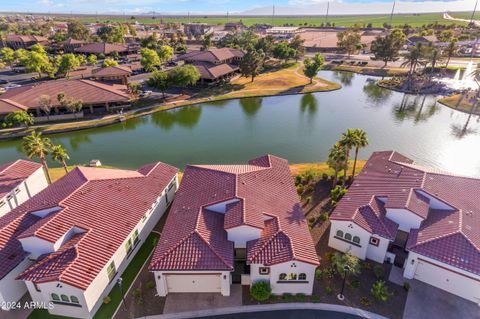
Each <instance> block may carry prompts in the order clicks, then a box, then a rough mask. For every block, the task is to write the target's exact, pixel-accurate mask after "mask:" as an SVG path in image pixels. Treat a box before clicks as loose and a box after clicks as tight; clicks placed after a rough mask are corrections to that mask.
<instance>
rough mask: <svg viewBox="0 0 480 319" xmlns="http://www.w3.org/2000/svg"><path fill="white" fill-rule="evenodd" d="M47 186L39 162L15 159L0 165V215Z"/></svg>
mask: <svg viewBox="0 0 480 319" xmlns="http://www.w3.org/2000/svg"><path fill="white" fill-rule="evenodd" d="M47 186H48V183H47V179H46V177H45V173H44V172H43V167H42V165H41V164H39V163H35V162H30V161H26V160H16V161H14V162H9V163H5V164H1V165H0V217H1V216H3V215H6V214H7V213H9V212H10V211H11V210H12V209H14V208H16V207H17V206H19V205H21V204H23V203H24V202H25V201H27V200H28V199H30V198H32V197H33V196H35V195H36V194H37V193H38V192H40V191H41V190H43V189H44V188H45V187H47Z"/></svg>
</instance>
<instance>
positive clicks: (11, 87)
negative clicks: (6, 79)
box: [5, 83, 21, 90]
mask: <svg viewBox="0 0 480 319" xmlns="http://www.w3.org/2000/svg"><path fill="white" fill-rule="evenodd" d="M19 87H21V85H20V84H15V83H10V84H9V85H6V86H5V90H10V89H14V88H19Z"/></svg>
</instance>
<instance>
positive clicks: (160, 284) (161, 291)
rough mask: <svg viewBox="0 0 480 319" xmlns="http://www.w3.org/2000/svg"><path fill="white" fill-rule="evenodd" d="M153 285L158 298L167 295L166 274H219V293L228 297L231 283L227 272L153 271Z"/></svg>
mask: <svg viewBox="0 0 480 319" xmlns="http://www.w3.org/2000/svg"><path fill="white" fill-rule="evenodd" d="M153 274H154V276H155V284H156V286H157V294H158V295H159V296H160V297H165V296H166V295H167V294H168V287H167V279H166V275H168V274H198V275H199V276H202V275H205V274H220V280H221V282H220V293H221V294H222V296H230V284H231V283H232V278H231V274H230V272H229V271H154V272H153Z"/></svg>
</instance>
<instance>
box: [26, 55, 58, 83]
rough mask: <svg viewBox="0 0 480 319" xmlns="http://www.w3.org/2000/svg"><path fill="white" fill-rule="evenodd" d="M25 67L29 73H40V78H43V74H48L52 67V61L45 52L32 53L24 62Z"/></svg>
mask: <svg viewBox="0 0 480 319" xmlns="http://www.w3.org/2000/svg"><path fill="white" fill-rule="evenodd" d="M24 66H25V69H26V70H27V72H35V73H38V77H39V78H41V77H42V73H48V71H49V69H50V68H51V67H52V65H51V63H50V60H49V59H48V56H47V54H46V53H45V52H43V53H41V52H38V51H30V52H29V53H28V54H27V57H26V59H25V60H24Z"/></svg>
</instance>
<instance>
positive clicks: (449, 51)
mask: <svg viewBox="0 0 480 319" xmlns="http://www.w3.org/2000/svg"><path fill="white" fill-rule="evenodd" d="M457 49H458V47H457V40H456V39H454V40H452V41H450V42H449V43H448V45H447V46H446V47H445V49H444V50H443V55H444V56H446V57H447V63H445V68H448V64H449V63H450V59H451V58H452V56H454V55H455V54H457Z"/></svg>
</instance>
